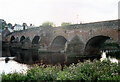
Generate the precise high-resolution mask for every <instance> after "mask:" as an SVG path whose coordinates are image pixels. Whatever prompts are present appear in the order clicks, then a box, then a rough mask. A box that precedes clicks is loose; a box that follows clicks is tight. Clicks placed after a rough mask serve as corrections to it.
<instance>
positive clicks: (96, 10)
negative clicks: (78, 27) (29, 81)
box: [0, 0, 119, 25]
mask: <svg viewBox="0 0 120 82" xmlns="http://www.w3.org/2000/svg"><path fill="white" fill-rule="evenodd" d="M118 1H119V0H0V11H1V12H0V19H4V20H5V21H6V22H7V23H9V22H10V23H12V24H15V23H17V24H22V23H23V22H26V23H27V24H28V25H29V24H30V23H32V24H34V25H41V24H42V23H43V22H45V21H51V22H54V23H55V24H56V25H60V24H61V22H71V23H73V24H75V23H78V22H79V23H80V21H81V22H82V23H87V22H97V21H105V20H114V19H117V18H118Z"/></svg>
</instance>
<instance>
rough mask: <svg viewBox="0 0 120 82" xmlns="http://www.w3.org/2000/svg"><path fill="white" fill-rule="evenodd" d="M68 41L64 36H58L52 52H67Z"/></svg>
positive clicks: (54, 41)
mask: <svg viewBox="0 0 120 82" xmlns="http://www.w3.org/2000/svg"><path fill="white" fill-rule="evenodd" d="M66 42H67V39H66V38H65V37H64V36H57V37H56V38H54V40H53V41H52V44H51V49H52V51H55V52H58V51H61V50H65V45H66Z"/></svg>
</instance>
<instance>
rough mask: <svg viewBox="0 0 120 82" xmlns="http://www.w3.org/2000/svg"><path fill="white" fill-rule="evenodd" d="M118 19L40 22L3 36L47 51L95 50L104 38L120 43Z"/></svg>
mask: <svg viewBox="0 0 120 82" xmlns="http://www.w3.org/2000/svg"><path fill="white" fill-rule="evenodd" d="M118 23H119V22H118V20H111V21H102V22H94V23H85V24H74V25H68V26H62V27H52V26H46V27H43V26H40V27H36V28H30V29H26V30H22V31H18V32H13V33H11V34H9V35H8V36H7V38H6V40H7V41H8V42H9V44H10V45H11V46H13V45H14V46H15V47H18V46H19V47H21V48H23V49H38V50H39V51H46V52H47V51H48V52H71V53H79V54H86V55H90V54H91V55H92V54H98V53H99V52H100V49H101V46H102V45H103V43H104V42H105V41H106V40H107V39H112V40H115V41H116V42H117V43H118V44H119V45H120V36H119V35H120V30H119V29H118Z"/></svg>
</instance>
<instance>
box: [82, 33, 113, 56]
mask: <svg viewBox="0 0 120 82" xmlns="http://www.w3.org/2000/svg"><path fill="white" fill-rule="evenodd" d="M108 39H111V38H110V37H108V36H102V35H101V36H95V37H93V38H91V39H90V40H88V42H87V44H86V46H85V50H84V53H85V55H97V54H100V49H101V47H102V45H103V44H104V42H105V41H106V40H108Z"/></svg>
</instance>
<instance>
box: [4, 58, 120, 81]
mask: <svg viewBox="0 0 120 82" xmlns="http://www.w3.org/2000/svg"><path fill="white" fill-rule="evenodd" d="M61 68H62V67H61V66H60V65H59V66H46V65H42V66H37V65H35V66H33V67H32V68H31V69H30V70H28V71H27V74H22V73H20V74H18V73H14V74H7V75H5V74H4V73H3V74H2V81H3V82H4V81H40V80H81V81H82V80H95V81H97V80H116V81H118V80H119V81H120V64H118V65H117V64H116V63H111V62H110V61H109V60H107V61H103V62H100V61H98V60H94V61H93V62H91V61H86V62H84V63H81V62H79V63H77V64H71V65H70V66H69V67H67V66H64V69H63V70H61Z"/></svg>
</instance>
